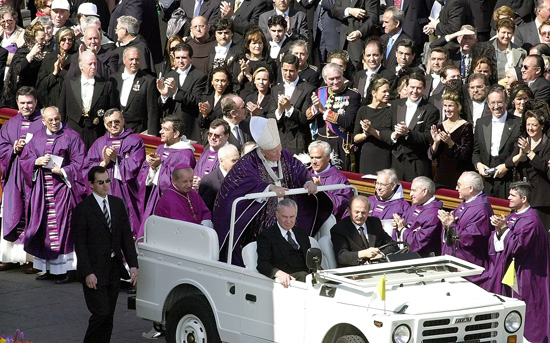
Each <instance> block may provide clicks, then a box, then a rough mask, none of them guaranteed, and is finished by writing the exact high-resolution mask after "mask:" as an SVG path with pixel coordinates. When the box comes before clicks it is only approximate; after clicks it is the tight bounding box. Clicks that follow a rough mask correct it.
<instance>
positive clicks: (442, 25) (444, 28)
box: [435, 0, 473, 36]
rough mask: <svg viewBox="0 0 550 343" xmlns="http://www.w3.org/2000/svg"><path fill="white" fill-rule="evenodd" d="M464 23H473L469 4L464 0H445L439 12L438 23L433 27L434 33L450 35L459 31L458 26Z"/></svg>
mask: <svg viewBox="0 0 550 343" xmlns="http://www.w3.org/2000/svg"><path fill="white" fill-rule="evenodd" d="M466 24H473V20H472V13H471V10H470V5H469V4H468V3H467V2H466V1H465V0H447V3H446V4H445V6H443V8H442V9H441V12H440V13H439V23H438V24H437V26H436V27H435V35H436V36H444V35H450V34H451V33H455V32H457V31H459V30H460V27H461V26H462V25H466Z"/></svg>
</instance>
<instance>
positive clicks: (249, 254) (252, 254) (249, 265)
mask: <svg viewBox="0 0 550 343" xmlns="http://www.w3.org/2000/svg"><path fill="white" fill-rule="evenodd" d="M309 244H311V247H312V248H318V249H321V246H320V245H319V242H317V240H315V238H313V237H309ZM257 249H258V244H257V243H256V242H250V243H248V244H247V245H246V246H245V247H244V248H243V250H242V251H241V255H242V257H243V262H244V266H245V268H246V269H249V270H256V271H257V269H256V266H257V265H258V251H257ZM321 266H323V268H325V266H324V262H321Z"/></svg>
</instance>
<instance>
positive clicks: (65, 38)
mask: <svg viewBox="0 0 550 343" xmlns="http://www.w3.org/2000/svg"><path fill="white" fill-rule="evenodd" d="M59 41H60V42H62V43H63V42H72V41H73V39H72V38H71V37H63V38H61V39H60V40H59Z"/></svg>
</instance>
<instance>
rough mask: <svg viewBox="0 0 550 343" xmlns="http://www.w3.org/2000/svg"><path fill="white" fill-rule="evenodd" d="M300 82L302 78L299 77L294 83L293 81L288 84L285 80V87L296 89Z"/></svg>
mask: <svg viewBox="0 0 550 343" xmlns="http://www.w3.org/2000/svg"><path fill="white" fill-rule="evenodd" d="M299 80H300V77H299V76H298V77H297V78H296V80H294V81H292V82H286V80H283V85H284V86H285V87H290V86H294V87H296V85H297V84H298V81H299Z"/></svg>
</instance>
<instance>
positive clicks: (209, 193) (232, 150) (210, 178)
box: [199, 144, 241, 211]
mask: <svg viewBox="0 0 550 343" xmlns="http://www.w3.org/2000/svg"><path fill="white" fill-rule="evenodd" d="M240 157H241V155H240V154H239V150H237V147H235V146H234V145H233V144H227V145H226V146H224V147H222V148H221V149H220V150H219V151H218V160H219V161H220V166H219V167H218V168H216V169H214V170H212V172H211V173H208V174H206V175H205V176H204V177H203V178H202V180H201V184H200V186H199V195H200V196H201V198H202V200H204V203H205V204H206V206H207V207H208V209H210V211H212V210H213V209H214V203H215V202H216V197H217V196H218V192H219V190H220V187H221V186H222V182H223V179H224V178H225V176H226V175H227V173H229V171H230V170H231V168H233V166H234V165H235V163H237V161H238V160H239V158H240Z"/></svg>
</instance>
